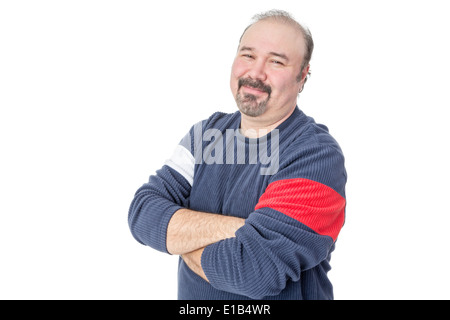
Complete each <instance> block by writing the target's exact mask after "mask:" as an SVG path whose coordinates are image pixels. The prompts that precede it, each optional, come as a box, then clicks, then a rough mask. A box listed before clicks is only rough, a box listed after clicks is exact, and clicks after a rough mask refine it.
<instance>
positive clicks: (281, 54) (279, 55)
mask: <svg viewBox="0 0 450 320" xmlns="http://www.w3.org/2000/svg"><path fill="white" fill-rule="evenodd" d="M239 51H255V48H252V47H245V46H244V47H242V48H241V50H239ZM269 54H270V55H271V56H275V57H279V58H282V59H284V60H286V61H289V58H288V57H287V55H285V54H284V53H279V52H274V51H272V52H269Z"/></svg>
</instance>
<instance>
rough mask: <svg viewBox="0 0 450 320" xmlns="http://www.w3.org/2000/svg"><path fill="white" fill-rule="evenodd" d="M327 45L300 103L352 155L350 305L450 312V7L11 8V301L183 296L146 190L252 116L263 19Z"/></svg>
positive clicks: (0, 15) (2, 286) (3, 188)
mask: <svg viewBox="0 0 450 320" xmlns="http://www.w3.org/2000/svg"><path fill="white" fill-rule="evenodd" d="M272 8H279V9H284V10H287V11H289V12H291V13H292V14H293V15H294V17H296V18H297V19H298V20H300V21H301V22H303V23H304V24H306V25H307V26H308V27H309V28H310V29H311V31H312V33H313V36H314V40H315V43H316V48H315V53H314V56H313V60H312V61H311V65H312V77H311V79H310V80H309V82H308V83H307V84H306V87H305V91H304V93H303V94H301V96H300V99H299V106H300V108H301V109H303V110H304V111H305V112H306V113H307V114H308V115H310V116H313V117H314V118H315V119H316V121H317V122H321V123H324V124H326V125H327V126H328V127H329V129H330V132H331V133H332V135H334V137H335V138H336V139H337V140H338V141H339V143H340V144H341V147H342V149H343V151H344V153H345V155H346V166H347V170H348V176H349V180H348V185H347V201H348V205H347V221H346V224H345V227H344V229H343V230H342V232H341V235H340V238H339V240H338V242H337V248H336V251H335V252H334V253H333V259H332V266H333V269H332V271H331V272H330V274H329V275H330V278H331V280H332V281H333V284H334V287H335V298H336V299H449V298H450V293H449V292H450V290H449V289H448V287H449V285H450V276H449V274H450V273H449V262H450V258H449V249H448V243H447V240H448V234H449V228H448V226H449V223H450V217H449V214H450V210H449V207H448V199H449V197H450V194H449V187H448V185H449V179H450V174H449V170H448V164H449V163H450V159H449V155H448V152H447V150H448V149H449V142H448V138H449V133H448V120H449V116H448V113H447V109H449V107H450V98H449V93H448V87H449V84H450V83H449V78H448V75H449V74H450V63H449V57H450V46H449V41H448V32H449V30H450V20H449V19H448V4H447V3H446V1H438V0H427V1H411V0H410V1H399V0H395V1H380V0H378V1H344V0H342V1H318V0H314V1H313V0H311V1H292V0H289V1H281V0H276V1H261V0H259V1H221V2H218V1H158V2H157V1H111V0H108V1H94V0H90V1H80V0H78V1H1V2H0V108H1V109H0V110H1V111H0V147H1V156H0V162H1V163H0V164H1V165H0V219H1V220H0V259H1V261H0V298H1V299H176V277H177V274H176V272H177V257H176V256H168V255H165V254H162V253H159V252H156V251H154V250H152V249H150V248H148V247H145V246H142V245H140V244H139V243H137V242H136V241H135V240H134V239H133V237H132V236H131V233H130V232H129V229H128V224H127V214H128V208H129V204H130V203H131V200H132V198H133V195H134V192H135V191H136V190H137V188H139V187H140V186H141V185H142V184H143V183H145V182H146V181H147V179H148V176H149V175H150V174H152V173H153V172H154V171H155V170H157V169H158V168H160V167H161V166H162V164H163V163H164V161H165V160H166V158H168V157H169V156H170V155H171V153H172V151H173V149H174V147H175V146H176V144H177V143H178V142H179V140H180V139H181V138H182V137H183V136H184V134H185V133H186V132H187V130H189V128H190V127H191V125H193V124H194V123H195V122H197V121H199V120H201V119H204V118H206V117H208V116H209V115H210V114H212V113H213V112H215V111H224V112H234V111H235V110H236V107H235V104H234V100H233V97H232V95H231V92H230V90H229V74H230V68H231V64H232V60H233V58H234V54H235V50H236V48H237V45H238V39H239V37H240V35H241V33H242V31H243V29H244V28H245V27H246V26H247V25H248V23H249V22H250V18H251V17H252V16H253V15H254V14H255V13H259V12H261V11H265V10H268V9H272Z"/></svg>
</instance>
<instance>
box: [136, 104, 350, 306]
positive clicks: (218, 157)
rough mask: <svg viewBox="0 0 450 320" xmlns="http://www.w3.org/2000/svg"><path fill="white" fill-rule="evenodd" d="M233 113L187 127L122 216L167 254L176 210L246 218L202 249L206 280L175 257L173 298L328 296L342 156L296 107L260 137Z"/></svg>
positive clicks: (339, 220)
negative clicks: (248, 132) (245, 131)
mask: <svg viewBox="0 0 450 320" xmlns="http://www.w3.org/2000/svg"><path fill="white" fill-rule="evenodd" d="M240 120H241V116H240V113H239V112H236V113H234V114H224V113H215V114H213V115H212V116H211V117H210V118H209V119H207V120H204V121H201V122H199V123H197V124H196V125H194V126H193V127H192V128H191V130H190V132H189V133H188V134H187V135H186V136H185V137H184V138H183V139H182V140H181V142H180V144H179V145H178V146H177V148H176V150H175V152H174V154H173V156H172V157H171V158H170V159H169V160H168V161H167V162H166V164H165V165H164V166H163V167H162V168H161V169H160V170H158V171H157V172H156V174H155V175H152V176H151V177H150V179H149V182H148V183H146V184H144V185H143V186H142V187H141V188H139V189H138V191H137V192H136V194H135V197H134V199H133V202H132V203H131V206H130V210H129V215H128V222H129V226H130V229H131V232H132V234H133V236H134V237H135V238H136V240H137V241H139V242H140V243H142V244H145V245H148V246H150V247H152V248H154V249H157V250H160V251H162V252H167V248H166V232H167V225H168V223H169V221H170V218H171V217H172V215H173V214H174V213H175V212H176V211H177V210H179V209H181V208H189V209H192V210H197V211H203V212H210V213H216V214H225V215H231V216H237V217H241V218H245V219H246V221H245V225H244V226H243V227H241V228H240V229H239V230H237V232H236V234H235V237H233V238H229V239H225V240H222V241H219V242H217V243H214V244H211V245H209V246H207V247H206V248H205V250H204V252H203V254H202V258H201V264H202V268H203V270H204V272H205V274H206V276H207V278H208V280H209V283H208V282H207V281H205V280H203V279H202V278H201V277H199V276H198V275H197V274H195V273H194V272H193V271H192V270H190V269H189V267H188V266H187V265H186V264H185V263H184V261H183V260H182V259H181V258H180V260H179V269H178V298H179V299H186V300H187V299H196V300H200V299H202V300H205V299H220V300H231V299H289V300H294V299H295V300H296V299H333V287H332V284H331V283H330V281H329V279H328V277H327V272H328V271H329V270H330V264H329V262H330V255H331V252H332V251H333V250H334V247H335V242H336V239H337V236H338V234H339V231H340V230H341V228H342V226H343V224H344V219H345V204H346V201H345V183H346V180H347V178H346V171H345V167H344V157H343V154H342V151H341V149H340V147H339V145H338V144H337V142H336V141H335V140H334V139H333V138H332V137H331V135H330V134H329V132H328V129H327V128H326V127H325V126H323V125H320V124H317V123H315V121H314V120H313V119H312V118H310V117H307V116H306V115H305V114H304V113H303V112H302V111H300V110H299V109H298V108H296V109H295V111H294V113H293V114H292V115H291V116H290V117H289V118H288V119H287V120H286V121H284V122H283V123H282V124H281V125H280V126H279V127H278V128H277V129H275V130H273V131H272V132H271V133H269V134H267V135H265V136H263V137H262V138H259V139H249V138H246V137H244V136H243V135H242V134H241V133H240V131H239V127H240Z"/></svg>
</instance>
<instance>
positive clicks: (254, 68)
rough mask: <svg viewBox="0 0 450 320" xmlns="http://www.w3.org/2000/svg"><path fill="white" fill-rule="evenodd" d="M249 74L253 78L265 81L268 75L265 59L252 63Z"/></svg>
mask: <svg viewBox="0 0 450 320" xmlns="http://www.w3.org/2000/svg"><path fill="white" fill-rule="evenodd" d="M248 75H249V76H250V78H252V79H253V80H261V81H265V80H266V79H267V75H266V65H265V63H264V61H255V62H254V63H253V64H252V65H251V67H250V69H249V71H248Z"/></svg>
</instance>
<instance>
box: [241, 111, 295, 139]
mask: <svg viewBox="0 0 450 320" xmlns="http://www.w3.org/2000/svg"><path fill="white" fill-rule="evenodd" d="M294 110H295V107H294V108H292V109H291V110H289V111H288V112H287V113H286V114H282V115H280V116H278V117H276V118H275V119H269V120H268V119H266V118H265V117H264V115H261V116H259V117H249V116H247V115H245V114H243V113H242V112H241V134H242V135H244V136H246V137H248V138H259V137H262V136H265V135H266V134H268V133H269V132H271V131H272V130H273V129H275V128H277V127H278V126H279V125H280V124H282V123H283V122H284V121H285V120H286V119H287V118H289V117H290V116H291V114H292V113H293V112H294Z"/></svg>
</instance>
